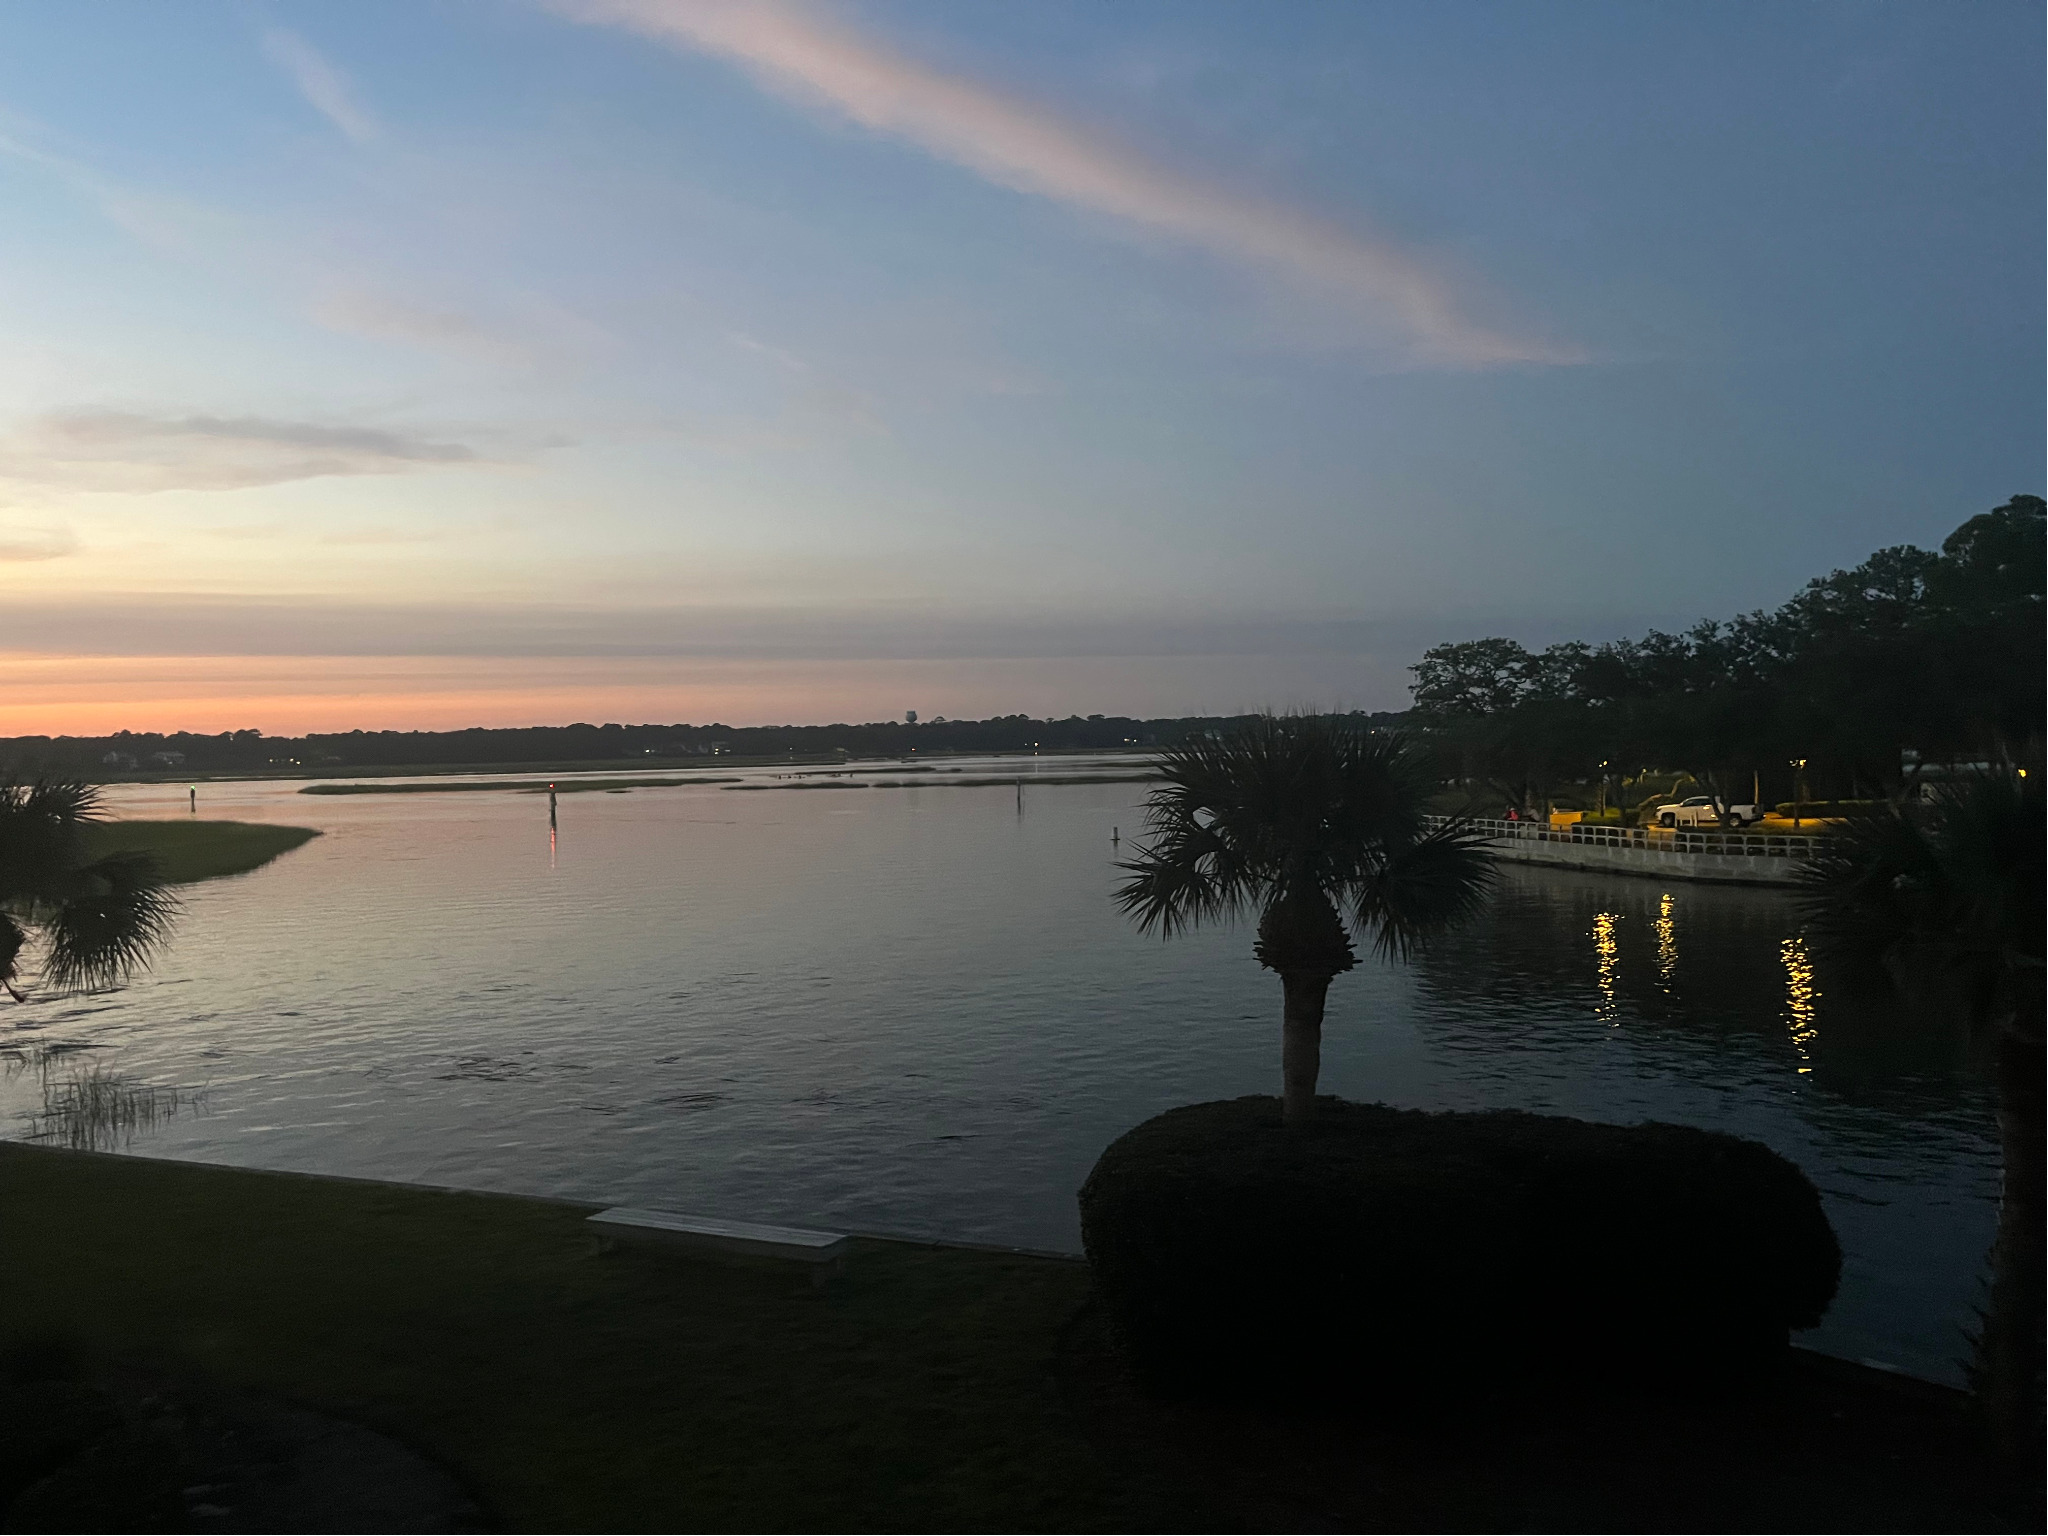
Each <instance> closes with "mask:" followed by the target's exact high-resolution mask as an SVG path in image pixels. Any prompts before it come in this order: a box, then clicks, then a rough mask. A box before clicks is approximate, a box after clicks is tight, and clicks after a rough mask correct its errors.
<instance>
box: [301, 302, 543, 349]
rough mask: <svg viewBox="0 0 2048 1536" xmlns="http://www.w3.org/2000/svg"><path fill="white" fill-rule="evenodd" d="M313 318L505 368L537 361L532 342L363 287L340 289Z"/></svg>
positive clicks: (453, 311) (502, 328)
mask: <svg viewBox="0 0 2048 1536" xmlns="http://www.w3.org/2000/svg"><path fill="white" fill-rule="evenodd" d="M313 318H314V319H315V320H316V321H318V322H319V323H320V324H321V325H323V326H326V327H327V328H328V329H329V330H333V331H344V332H347V333H349V334H351V335H356V336H369V337H374V338H375V339H377V340H379V341H399V342H404V343H406V344H407V345H409V346H415V347H422V348H425V349H427V350H429V351H437V352H453V353H455V354H457V355H459V356H463V357H468V358H472V359H475V360H477V361H481V362H487V363H494V364H497V365H499V366H502V367H528V366H531V365H532V364H533V363H534V361H535V360H536V351H535V348H534V346H533V345H532V344H531V342H530V340H529V339H528V338H526V337H524V336H521V335H518V334H516V333H514V332H513V331H512V330H511V329H510V328H509V327H505V326H497V325H492V324H489V323H487V322H485V321H484V320H481V319H479V318H477V317H476V316H475V315H473V314H467V313H464V312H462V311H460V310H456V309H451V308H442V307H438V306H435V305H432V304H421V303H417V302H415V301H413V300H411V299H408V298H401V297H398V296H396V295H393V294H389V293H379V292H375V291H373V290H371V289H368V288H364V287H360V286H349V287H343V288H338V289H336V290H334V291H332V292H330V293H328V294H326V295H324V296H323V297H321V298H320V299H319V300H317V301H316V302H315V304H314V306H313Z"/></svg>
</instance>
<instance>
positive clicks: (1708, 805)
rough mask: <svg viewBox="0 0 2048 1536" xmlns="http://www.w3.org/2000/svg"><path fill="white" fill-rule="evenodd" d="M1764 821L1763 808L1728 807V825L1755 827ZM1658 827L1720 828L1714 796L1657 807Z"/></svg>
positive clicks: (1748, 806) (1690, 797)
mask: <svg viewBox="0 0 2048 1536" xmlns="http://www.w3.org/2000/svg"><path fill="white" fill-rule="evenodd" d="M1763 819H1764V812H1763V808H1762V807H1761V806H1755V805H1731V806H1729V807H1728V824H1729V825H1730V826H1736V827H1753V826H1755V825H1756V824H1757V823H1758V822H1760V821H1762V820H1763ZM1657 825H1658V826H1660V827H1718V826H1720V825H1721V817H1720V813H1719V812H1717V811H1716V810H1715V809H1714V797H1713V796H1712V795H1692V796H1689V797H1688V798H1686V799H1684V800H1675V801H1673V802H1672V803H1671V804H1669V805H1660V806H1658V807H1657Z"/></svg>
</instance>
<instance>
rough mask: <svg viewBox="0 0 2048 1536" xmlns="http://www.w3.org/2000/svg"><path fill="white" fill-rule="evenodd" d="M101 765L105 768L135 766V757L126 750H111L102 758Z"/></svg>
mask: <svg viewBox="0 0 2048 1536" xmlns="http://www.w3.org/2000/svg"><path fill="white" fill-rule="evenodd" d="M100 766H101V767H103V768H133V767H134V766H135V759H134V758H132V757H130V756H129V755H128V754H127V753H126V752H109V753H108V754H107V755H106V756H105V757H103V758H101V759H100Z"/></svg>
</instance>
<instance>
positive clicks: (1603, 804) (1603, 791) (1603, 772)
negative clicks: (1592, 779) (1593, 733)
mask: <svg viewBox="0 0 2048 1536" xmlns="http://www.w3.org/2000/svg"><path fill="white" fill-rule="evenodd" d="M1600 819H1601V820H1602V821H1605V820H1606V819H1607V759H1606V758H1604V757H1603V758H1601V759H1600Z"/></svg>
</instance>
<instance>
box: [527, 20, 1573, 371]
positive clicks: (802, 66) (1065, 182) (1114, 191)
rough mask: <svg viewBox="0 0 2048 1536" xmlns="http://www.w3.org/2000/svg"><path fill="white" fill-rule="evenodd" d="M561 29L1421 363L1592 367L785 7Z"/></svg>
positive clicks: (1430, 287) (1406, 276) (1438, 290)
mask: <svg viewBox="0 0 2048 1536" xmlns="http://www.w3.org/2000/svg"><path fill="white" fill-rule="evenodd" d="M551 8H552V9H553V10H554V11H555V12H556V13H557V14H559V15H562V16H564V17H567V18H569V19H571V20H574V21H579V22H583V23H586V24H591V25H602V26H613V27H618V28H622V29H624V30H627V31H630V32H634V33H637V34H639V35H641V36H643V37H648V38H653V39H656V40H658V41H661V42H664V43H667V44H669V45H671V46H676V47H681V48H686V49H689V50H692V51H695V52H701V53H709V54H713V55H716V56H718V57H721V58H726V59H731V60H733V61H735V62H737V63H738V64H740V65H741V66H742V67H744V68H745V69H746V70H747V71H748V72H749V73H751V74H752V75H754V77H755V78H756V79H757V80H759V81H760V82H762V83H763V84H764V85H767V86H769V87H771V88H773V89H776V90H778V91H780V92H782V93H784V94H787V95H790V96H793V97H795V98H797V99H798V100H801V101H804V102H807V103H809V104H811V105H813V106H819V107H823V108H825V109H826V110H828V111H831V112H834V113H836V114H838V115H840V116H841V117H843V118H845V119H847V120H849V121H851V122H853V123H855V124H857V125H859V126H860V127H863V128H866V129H869V130H870V131H872V132H875V133H881V134H887V135H890V136H892V137H895V138H898V139H902V140H905V141H907V142H909V143H912V144H915V145H917V146H918V147H919V148H921V149H923V150H925V151H926V152H927V153H929V154H931V155H933V156H936V157H937V158H939V159H942V160H947V161H951V162H952V163H953V164H955V165H960V166H963V167H965V168H967V169H968V170H971V171H974V172H975V173H976V174H978V175H980V176H983V177H985V178H987V179H988V180H989V181H992V182H994V183H996V184H997V185H999V186H1004V187H1008V188H1011V189H1012V190H1015V191H1018V192H1024V193H1029V194H1032V195H1035V196H1040V197H1046V198H1050V199H1053V200H1054V201H1057V202H1062V203H1066V204H1069V205H1071V206H1074V207H1077V208H1085V209H1088V210H1090V211H1092V212H1096V213H1102V214H1107V215H1109V216H1111V217H1113V218H1118V219H1122V220H1126V221H1128V222H1130V223H1133V224H1137V225H1139V226H1141V227H1143V228H1146V229H1149V230H1152V231H1154V232H1157V233H1160V234H1164V235H1168V236H1171V237H1173V238H1176V239H1179V240H1182V241H1184V242H1186V243H1187V244H1190V245H1193V246H1196V247H1199V248H1201V249H1203V250H1207V251H1209V252H1211V253H1212V254H1215V255H1219V256H1222V257H1225V258H1227V259H1230V260H1234V261H1238V262H1244V263H1248V264H1251V265H1254V266H1257V267H1260V268H1263V269H1265V270H1268V271H1271V272H1276V273H1278V274H1280V275H1281V276H1283V277H1284V278H1287V279H1289V280H1290V282H1291V283H1292V285H1293V286H1295V287H1297V288H1302V289H1306V290H1308V291H1309V292H1311V293H1312V294H1318V295H1321V296H1324V297H1327V298H1330V299H1333V300H1336V301H1338V302H1340V303H1350V304H1359V305H1362V307H1364V308H1365V309H1366V310H1367V311H1368V312H1370V313H1371V314H1373V315H1374V316H1376V317H1380V318H1383V319H1384V320H1387V321H1391V322H1392V323H1393V324H1394V325H1395V326H1396V327H1398V329H1399V330H1400V331H1401V332H1402V333H1403V335H1404V336H1405V339H1406V340H1407V342H1408V343H1409V345H1410V346H1411V348H1412V349H1413V351H1414V353H1415V356H1416V360H1417V361H1419V362H1425V363H1430V364H1434V365H1437V366H1449V367H1467V368H1487V367H1499V366H1503V365H1507V364H1514V363H1567V362H1577V361H1580V360H1581V357H1580V354H1578V353H1577V352H1576V351H1573V350H1570V349H1563V348H1558V347H1555V346H1551V345H1546V344H1543V343H1540V342H1536V341H1532V340H1529V339H1526V338H1521V337H1516V336H1512V335H1508V334H1505V333H1503V332H1500V331H1497V330H1494V329H1490V328H1488V327H1486V326H1484V325H1481V324H1479V323H1477V322H1475V321H1473V320H1472V319H1470V318H1468V317H1467V316H1466V315H1465V314H1464V313H1463V311H1462V309H1461V307H1460V305H1459V303H1458V302H1457V299H1456V296H1455V295H1454V294H1453V292H1452V291H1451V286H1450V284H1449V283H1447V282H1446V281H1445V279H1444V278H1443V277H1442V275H1441V274H1439V273H1438V272H1436V271H1434V270H1432V269H1431V267H1430V266H1429V265H1428V264H1427V263H1426V262H1425V261H1424V260H1423V259H1422V258H1421V257H1419V256H1417V255H1416V254H1414V253H1412V252H1409V251H1406V250H1403V249H1401V248H1399V247H1398V246H1396V245H1394V244H1392V243H1391V242H1388V241H1386V240H1384V239H1373V238H1368V237H1366V236H1363V235H1361V234H1358V233H1357V232H1355V231H1352V230H1349V229H1345V228H1342V227H1340V226H1338V225H1336V224H1333V223H1331V222H1329V221H1328V220H1325V219H1322V218H1319V217H1317V216H1316V215H1314V214H1312V213H1309V212H1307V211H1305V210H1303V209H1300V208H1296V207H1292V206H1289V205H1287V204H1284V203H1279V202H1274V201H1267V200H1262V199H1258V198H1254V197H1249V196H1246V195H1245V194H1243V193H1240V192H1236V191H1232V190H1230V189H1227V188H1223V187H1219V186H1216V185H1212V184H1210V183H1207V182H1204V181H1202V180H1200V179H1199V178H1197V177H1194V176H1190V175H1188V174H1186V173H1184V172H1181V171H1178V170H1175V169H1173V168H1172V167H1169V166H1165V165H1162V164H1159V163H1158V162H1156V161H1154V160H1152V159H1150V158H1148V157H1147V156H1144V155H1142V154H1140V153H1139V152H1137V151H1136V150H1134V149H1132V148H1130V147H1129V146H1127V145H1123V144H1118V143H1116V142H1114V141H1113V140H1111V139H1109V138H1108V137H1106V136H1104V135H1103V134H1101V133H1099V132H1095V131H1091V130H1088V129H1085V128H1083V127H1080V126H1078V125H1076V124H1073V123H1070V122H1068V121H1065V120H1063V119H1062V118H1061V117H1059V116H1058V115H1057V114H1056V113H1054V112H1053V111H1051V110H1049V109H1048V108H1046V107H1044V106H1041V105H1038V104H1036V103H1032V102H1029V101H1026V100H1023V99H1021V98H1018V97H1016V96H1013V95H1010V94H1008V93H1005V92H1003V91H1000V90H997V89H995V88H993V87H991V86H988V85H985V84H982V83H980V82H978V81H973V80H969V79H965V78H962V77H959V76H954V75H948V74H945V73H942V72H941V71H939V70H936V69H933V68H931V67H929V66H927V65H924V64H920V63H918V62H916V61H914V60H911V59H907V58H904V57H902V56H901V55H898V54H896V53H893V52H891V51H889V50H888V49H886V48H885V47H883V46H881V45H879V44H877V43H875V42H873V41H871V40H869V39H866V38H862V37H859V36H856V35H854V34H853V33H851V32H850V31H848V30H846V29H845V28H843V27H841V26H838V25H836V24H834V23H833V22H831V21H828V20H826V19H825V18H823V17H822V16H820V15H819V14H818V13H817V12H816V11H814V10H811V9H809V8H806V7H802V6H799V5H796V4H790V3H786V0H551Z"/></svg>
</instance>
